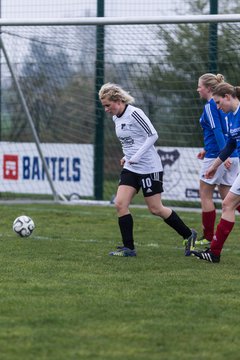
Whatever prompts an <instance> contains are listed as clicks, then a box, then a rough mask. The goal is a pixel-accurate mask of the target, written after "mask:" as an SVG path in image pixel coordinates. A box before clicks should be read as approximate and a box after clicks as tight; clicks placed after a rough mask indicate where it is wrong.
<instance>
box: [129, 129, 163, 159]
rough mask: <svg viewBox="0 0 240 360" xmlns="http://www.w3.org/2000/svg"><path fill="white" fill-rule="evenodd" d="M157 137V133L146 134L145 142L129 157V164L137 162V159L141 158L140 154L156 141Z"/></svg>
mask: <svg viewBox="0 0 240 360" xmlns="http://www.w3.org/2000/svg"><path fill="white" fill-rule="evenodd" d="M157 139H158V134H157V133H155V134H151V135H150V136H148V137H147V138H146V140H145V142H144V143H143V145H142V146H141V147H140V148H139V149H138V151H137V152H136V153H135V154H134V155H133V156H132V157H131V159H130V160H129V163H130V164H134V163H138V162H139V160H140V159H141V157H142V155H143V154H144V153H145V152H146V151H148V149H149V148H150V147H151V146H152V145H153V144H154V143H155V142H156V141H157Z"/></svg>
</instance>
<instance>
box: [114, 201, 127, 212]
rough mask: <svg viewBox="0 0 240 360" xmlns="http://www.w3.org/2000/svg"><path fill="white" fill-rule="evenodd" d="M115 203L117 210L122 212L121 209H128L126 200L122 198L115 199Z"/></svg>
mask: <svg viewBox="0 0 240 360" xmlns="http://www.w3.org/2000/svg"><path fill="white" fill-rule="evenodd" d="M114 205H115V208H116V210H117V212H121V211H123V210H126V209H127V208H128V207H127V205H126V204H125V202H124V201H122V200H119V199H116V200H115V203H114Z"/></svg>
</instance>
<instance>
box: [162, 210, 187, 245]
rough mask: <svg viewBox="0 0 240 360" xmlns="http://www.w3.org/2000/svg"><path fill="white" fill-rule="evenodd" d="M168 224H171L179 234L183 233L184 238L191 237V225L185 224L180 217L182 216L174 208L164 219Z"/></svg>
mask: <svg viewBox="0 0 240 360" xmlns="http://www.w3.org/2000/svg"><path fill="white" fill-rule="evenodd" d="M164 221H165V223H166V224H168V225H169V226H171V227H172V228H173V229H174V230H175V231H176V232H177V233H178V234H179V235H181V236H182V237H183V238H184V239H187V238H189V236H191V234H192V232H191V230H190V229H189V227H188V226H187V225H186V224H184V222H183V221H182V220H181V219H180V217H179V216H178V215H177V214H176V213H175V211H173V210H172V213H171V215H170V216H169V217H168V218H167V219H165V220H164Z"/></svg>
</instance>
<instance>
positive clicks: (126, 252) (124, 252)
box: [109, 247, 137, 257]
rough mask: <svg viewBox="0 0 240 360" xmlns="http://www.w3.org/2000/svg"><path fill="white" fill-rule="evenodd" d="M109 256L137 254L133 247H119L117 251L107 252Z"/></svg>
mask: <svg viewBox="0 0 240 360" xmlns="http://www.w3.org/2000/svg"><path fill="white" fill-rule="evenodd" d="M109 255H110V256H122V257H127V256H137V253H136V250H135V249H133V250H131V249H129V248H127V247H122V248H121V247H119V248H118V250H117V251H112V252H110V253H109Z"/></svg>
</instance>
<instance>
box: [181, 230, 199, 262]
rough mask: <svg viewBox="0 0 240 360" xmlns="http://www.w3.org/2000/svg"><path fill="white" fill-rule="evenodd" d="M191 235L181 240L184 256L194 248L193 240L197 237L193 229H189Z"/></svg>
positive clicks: (188, 254)
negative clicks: (183, 246)
mask: <svg viewBox="0 0 240 360" xmlns="http://www.w3.org/2000/svg"><path fill="white" fill-rule="evenodd" d="M191 232H192V234H191V236H189V238H188V239H184V240H183V245H185V256H190V255H191V252H192V251H193V250H194V249H195V242H196V239H197V232H196V230H194V229H191Z"/></svg>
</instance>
